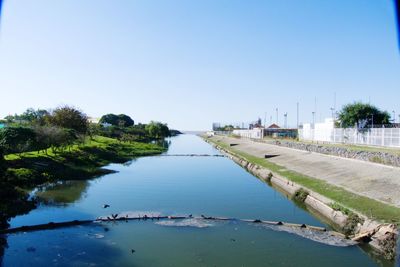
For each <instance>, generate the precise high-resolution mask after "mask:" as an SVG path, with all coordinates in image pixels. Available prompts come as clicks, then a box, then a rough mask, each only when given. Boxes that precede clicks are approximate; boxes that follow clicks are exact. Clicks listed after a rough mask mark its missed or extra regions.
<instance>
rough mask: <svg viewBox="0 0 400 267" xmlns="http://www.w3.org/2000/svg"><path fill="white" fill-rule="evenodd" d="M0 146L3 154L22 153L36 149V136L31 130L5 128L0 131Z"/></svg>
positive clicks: (25, 128)
mask: <svg viewBox="0 0 400 267" xmlns="http://www.w3.org/2000/svg"><path fill="white" fill-rule="evenodd" d="M0 146H1V147H2V148H3V149H4V152H5V153H22V152H25V151H29V150H33V149H35V148H36V135H35V132H34V131H33V130H32V129H31V128H27V127H6V128H4V129H1V130H0Z"/></svg>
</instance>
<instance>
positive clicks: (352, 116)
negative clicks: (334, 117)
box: [339, 102, 390, 128]
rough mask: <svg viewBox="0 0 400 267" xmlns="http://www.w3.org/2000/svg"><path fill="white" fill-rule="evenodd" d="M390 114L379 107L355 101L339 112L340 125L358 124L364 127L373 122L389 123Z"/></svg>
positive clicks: (350, 125) (351, 125)
mask: <svg viewBox="0 0 400 267" xmlns="http://www.w3.org/2000/svg"><path fill="white" fill-rule="evenodd" d="M389 118H390V115H389V113H388V112H387V111H381V110H379V109H378V108H377V107H375V106H373V105H370V104H364V103H362V102H355V103H352V104H347V105H345V106H344V107H343V108H342V110H341V111H340V112H339V121H340V125H341V126H342V127H344V128H347V127H354V126H357V127H358V128H364V127H366V126H368V125H372V124H389Z"/></svg>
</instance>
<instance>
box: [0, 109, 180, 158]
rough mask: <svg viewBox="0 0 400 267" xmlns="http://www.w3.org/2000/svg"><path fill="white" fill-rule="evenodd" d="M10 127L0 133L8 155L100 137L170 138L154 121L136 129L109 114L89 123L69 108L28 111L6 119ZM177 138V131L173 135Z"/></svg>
mask: <svg viewBox="0 0 400 267" xmlns="http://www.w3.org/2000/svg"><path fill="white" fill-rule="evenodd" d="M6 120H7V124H8V125H7V127H5V128H3V129H0V148H1V149H2V150H3V152H4V153H5V154H11V153H19V154H20V153H23V152H26V151H38V153H40V152H41V151H42V152H43V153H47V149H48V148H51V149H52V151H53V152H54V153H57V152H60V151H64V150H65V149H67V148H68V147H71V145H72V144H79V143H83V142H84V141H85V140H86V138H87V137H88V136H89V137H93V136H94V135H100V136H105V137H111V138H116V139H118V140H120V141H121V142H134V141H136V142H149V141H152V140H160V139H164V138H165V137H168V136H171V131H170V129H169V128H168V126H167V124H164V123H161V122H155V121H151V122H150V123H148V124H140V123H139V124H137V125H135V123H134V120H133V119H132V118H131V117H129V116H128V115H125V114H119V115H115V114H106V115H104V116H102V117H101V119H100V120H99V123H89V119H88V117H87V115H86V114H85V113H83V112H82V111H80V110H79V109H76V108H74V107H70V106H62V107H58V108H56V109H54V110H43V109H38V110H34V109H31V108H30V109H27V110H26V111H25V112H24V113H22V114H20V115H18V114H15V115H12V116H7V117H6ZM173 133H174V134H175V133H176V131H173Z"/></svg>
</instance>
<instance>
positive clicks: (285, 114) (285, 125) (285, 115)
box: [283, 112, 287, 129]
mask: <svg viewBox="0 0 400 267" xmlns="http://www.w3.org/2000/svg"><path fill="white" fill-rule="evenodd" d="M283 116H284V117H285V124H284V127H285V129H287V112H285V113H284V114H283Z"/></svg>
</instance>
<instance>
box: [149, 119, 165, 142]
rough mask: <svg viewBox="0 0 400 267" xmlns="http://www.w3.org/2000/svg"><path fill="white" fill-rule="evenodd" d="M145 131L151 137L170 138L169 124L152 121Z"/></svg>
mask: <svg viewBox="0 0 400 267" xmlns="http://www.w3.org/2000/svg"><path fill="white" fill-rule="evenodd" d="M145 130H146V132H147V134H148V136H149V137H151V138H155V139H161V138H164V137H168V136H169V128H168V126H167V124H164V123H161V122H155V121H151V122H150V123H149V124H147V125H146V127H145Z"/></svg>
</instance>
